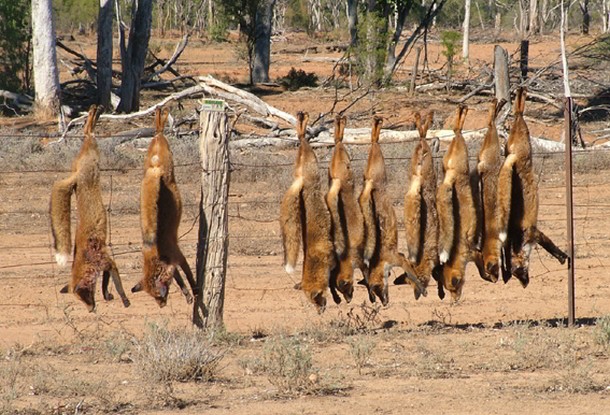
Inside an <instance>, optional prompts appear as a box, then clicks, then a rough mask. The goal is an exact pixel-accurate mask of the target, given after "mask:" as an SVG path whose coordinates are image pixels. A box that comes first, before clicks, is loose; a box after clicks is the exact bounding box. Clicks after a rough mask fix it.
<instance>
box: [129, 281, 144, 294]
mask: <svg viewBox="0 0 610 415" xmlns="http://www.w3.org/2000/svg"><path fill="white" fill-rule="evenodd" d="M140 291H142V282H139V283H137V284H136V285H134V286H133V288H132V289H131V292H132V293H137V292H140Z"/></svg>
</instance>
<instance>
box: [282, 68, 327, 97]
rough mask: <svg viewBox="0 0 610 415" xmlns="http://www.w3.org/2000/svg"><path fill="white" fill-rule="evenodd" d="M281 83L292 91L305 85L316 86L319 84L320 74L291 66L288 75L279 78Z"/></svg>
mask: <svg viewBox="0 0 610 415" xmlns="http://www.w3.org/2000/svg"><path fill="white" fill-rule="evenodd" d="M278 82H279V83H280V85H282V86H283V87H285V88H286V89H288V90H290V91H296V90H297V89H300V88H303V87H311V88H314V87H316V86H318V76H317V75H316V74H315V73H313V72H305V71H304V70H302V69H295V68H294V67H292V68H290V71H288V75H286V76H284V77H282V78H280V79H279V80H278Z"/></svg>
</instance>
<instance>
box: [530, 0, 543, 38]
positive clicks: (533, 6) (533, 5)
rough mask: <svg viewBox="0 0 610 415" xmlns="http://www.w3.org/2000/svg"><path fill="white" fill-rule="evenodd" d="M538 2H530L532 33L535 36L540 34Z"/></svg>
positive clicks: (531, 0)
mask: <svg viewBox="0 0 610 415" xmlns="http://www.w3.org/2000/svg"><path fill="white" fill-rule="evenodd" d="M538 22H539V19H538V0H530V31H529V32H530V33H531V34H533V35H535V34H537V33H539V32H540V25H539V24H538Z"/></svg>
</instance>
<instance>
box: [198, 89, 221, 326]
mask: <svg viewBox="0 0 610 415" xmlns="http://www.w3.org/2000/svg"><path fill="white" fill-rule="evenodd" d="M199 154H200V158H201V203H200V206H199V241H198V243H197V288H198V290H197V291H198V293H197V296H196V298H195V303H194V307H193V324H195V325H196V326H197V327H199V328H211V329H213V328H217V327H220V326H222V324H223V320H222V314H223V308H224V295H225V276H226V271H227V252H228V248H229V239H228V210H227V201H228V198H229V130H228V119H227V113H226V111H225V104H224V101H218V100H205V101H204V108H203V110H202V111H201V116H200V136H199Z"/></svg>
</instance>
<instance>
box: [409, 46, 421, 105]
mask: <svg viewBox="0 0 610 415" xmlns="http://www.w3.org/2000/svg"><path fill="white" fill-rule="evenodd" d="M419 55H421V47H419V46H418V47H417V49H415V63H414V64H413V69H412V70H411V85H410V86H409V95H413V94H415V86H416V83H417V67H418V66H419Z"/></svg>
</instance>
